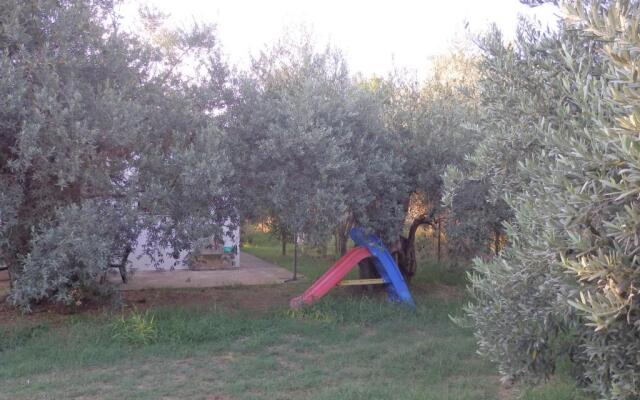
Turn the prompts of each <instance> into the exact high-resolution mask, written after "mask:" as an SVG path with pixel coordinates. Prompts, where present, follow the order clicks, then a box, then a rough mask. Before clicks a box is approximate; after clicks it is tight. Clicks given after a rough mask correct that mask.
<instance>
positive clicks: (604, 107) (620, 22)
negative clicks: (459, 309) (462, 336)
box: [467, 1, 640, 399]
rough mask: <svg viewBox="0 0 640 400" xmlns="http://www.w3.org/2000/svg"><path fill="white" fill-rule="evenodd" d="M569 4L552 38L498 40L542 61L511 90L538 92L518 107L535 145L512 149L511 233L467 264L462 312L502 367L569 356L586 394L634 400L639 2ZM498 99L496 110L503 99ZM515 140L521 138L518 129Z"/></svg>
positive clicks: (638, 390) (519, 371) (534, 372)
mask: <svg viewBox="0 0 640 400" xmlns="http://www.w3.org/2000/svg"><path fill="white" fill-rule="evenodd" d="M565 9H566V15H567V16H568V20H567V21H565V22H564V23H563V25H562V26H561V27H560V30H559V32H558V33H557V34H544V35H539V36H536V35H533V36H531V35H528V36H527V37H526V38H525V40H524V41H522V42H521V43H527V44H526V45H524V46H523V48H524V49H527V51H525V52H522V53H520V54H517V53H514V52H513V50H512V49H508V48H506V49H505V50H506V51H505V52H504V53H503V55H502V56H500V57H501V59H500V60H496V61H497V62H503V63H504V62H507V61H508V60H509V57H521V58H524V59H533V58H536V57H540V58H539V59H538V62H537V63H535V64H534V65H533V66H532V67H534V68H532V69H533V70H534V71H537V72H532V71H531V70H529V71H523V73H522V74H520V78H518V79H519V80H521V82H523V83H525V82H530V81H529V79H530V77H531V76H536V75H537V74H541V76H543V77H544V79H541V80H540V83H541V84H543V85H544V86H543V87H542V88H540V89H538V90H534V91H533V92H529V93H531V94H533V96H531V94H530V95H529V96H527V95H526V93H528V92H527V91H525V90H518V91H521V94H522V95H521V96H519V97H518V98H520V99H524V98H527V97H529V98H531V99H533V100H534V101H533V102H532V104H530V106H528V107H531V110H533V112H531V114H530V115H531V117H532V118H531V121H532V124H531V129H532V130H531V133H532V134H533V137H534V138H535V140H536V142H535V144H536V148H535V149H533V151H531V152H528V153H524V152H514V153H513V156H514V158H515V159H518V158H519V159H520V160H521V162H519V163H515V164H514V165H513V167H514V172H515V173H514V174H512V175H511V178H510V179H513V180H514V183H515V185H514V186H513V187H514V189H513V190H509V191H507V194H509V196H508V197H507V198H506V202H507V204H509V206H510V207H511V210H512V212H513V218H512V220H511V221H510V223H509V224H507V225H506V232H507V237H508V238H509V242H508V245H507V247H506V248H505V249H504V251H503V252H502V253H501V254H500V255H499V257H497V258H496V259H494V260H491V261H486V262H483V261H477V262H476V266H475V271H476V272H475V273H474V274H473V275H472V280H471V290H472V294H473V296H474V299H475V302H474V303H473V304H472V305H470V306H469V307H468V308H467V311H468V312H469V315H470V317H471V322H472V325H473V326H474V328H475V329H476V336H477V338H478V342H479V344H480V349H481V351H482V352H483V353H484V354H485V355H487V356H488V357H490V358H492V359H494V360H495V361H497V362H498V363H499V364H500V368H501V371H502V372H503V373H504V374H505V375H506V376H510V377H514V378H518V377H522V378H524V377H532V376H541V375H545V374H549V373H552V372H553V370H554V366H555V364H556V362H557V360H558V359H559V358H560V356H561V355H562V354H563V353H567V352H568V353H569V354H570V355H571V361H572V363H573V365H574V367H575V368H574V371H575V372H576V374H577V377H578V379H579V380H580V382H581V383H582V384H584V385H585V386H586V387H587V388H588V389H589V390H590V391H593V392H594V393H596V394H597V395H599V396H600V397H602V398H607V399H634V398H637V397H638V395H639V394H640V385H639V384H638V382H640V379H639V376H640V370H639V369H638V363H637V354H638V351H639V350H638V330H637V326H638V322H637V308H638V300H637V290H636V288H637V286H638V282H637V273H636V270H637V265H636V252H637V243H638V240H637V232H636V229H635V228H634V227H635V226H636V223H635V220H636V219H637V218H636V210H635V209H636V206H637V192H638V189H637V187H636V186H637V169H638V157H637V154H636V153H637V151H636V150H637V146H636V143H635V142H636V136H637V127H636V125H637V124H636V116H635V114H636V113H637V109H638V104H637V95H636V93H635V91H636V89H637V88H636V86H637V85H636V75H637V74H636V72H635V66H634V61H633V60H634V58H633V57H634V56H633V55H634V54H636V53H637V51H638V50H637V48H638V43H637V42H638V39H637V33H636V32H637V21H638V14H639V12H640V10H639V9H638V4H637V3H636V2H604V1H603V2H600V1H594V2H588V3H587V4H583V3H581V2H576V3H573V4H568V5H566V7H565ZM536 68H537V69H536ZM534 86H535V85H532V86H529V87H531V88H533V87H534ZM505 92H506V93H508V90H507V91H505ZM498 94H499V93H498ZM547 96H550V97H547ZM507 98H508V97H506V96H505V98H504V99H507ZM545 99H549V100H548V101H545ZM521 101H523V102H524V101H526V100H521ZM503 104H504V106H505V107H504V109H505V112H504V113H503V115H504V116H505V118H506V117H507V115H508V114H507V112H506V109H507V107H506V106H507V105H508V104H510V103H508V102H504V103H503ZM511 104H513V103H511ZM522 119H523V120H525V118H524V117H522ZM523 129H524V128H523V127H520V128H519V129H518V130H519V131H522V130H523ZM514 133H515V132H514ZM514 142H516V143H518V142H520V145H519V146H518V147H521V148H522V145H526V144H527V143H529V141H528V140H525V141H521V139H518V138H517V136H515V137H514ZM482 164H483V165H485V166H487V167H490V166H491V165H493V164H494V163H493V162H489V160H488V159H485V161H483V162H482Z"/></svg>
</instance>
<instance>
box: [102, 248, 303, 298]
mask: <svg viewBox="0 0 640 400" xmlns="http://www.w3.org/2000/svg"><path fill="white" fill-rule="evenodd" d="M113 272H114V274H112V275H111V276H110V279H111V280H112V281H113V282H118V281H119V280H120V275H119V274H118V273H117V272H115V271H113ZM289 278H291V272H289V271H288V270H286V269H284V268H282V267H280V266H278V265H275V264H272V263H269V262H267V261H264V260H261V259H259V258H257V257H255V256H253V255H251V254H247V253H242V254H241V255H240V267H239V268H235V269H224V270H212V271H190V270H175V271H137V272H135V273H134V274H133V275H132V276H131V279H130V280H129V282H128V283H127V284H125V285H122V290H125V291H130V290H141V289H183V288H209V287H224V286H243V285H272V284H278V283H283V282H284V281H285V280H287V279H289Z"/></svg>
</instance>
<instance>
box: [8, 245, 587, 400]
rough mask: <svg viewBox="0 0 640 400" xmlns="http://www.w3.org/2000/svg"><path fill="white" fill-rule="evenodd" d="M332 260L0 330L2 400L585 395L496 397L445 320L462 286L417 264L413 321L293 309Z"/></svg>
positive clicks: (265, 249)
mask: <svg viewBox="0 0 640 400" xmlns="http://www.w3.org/2000/svg"><path fill="white" fill-rule="evenodd" d="M255 239H256V240H254V241H253V242H252V244H251V245H249V246H247V248H246V249H245V250H246V251H248V252H250V253H252V254H255V255H258V256H261V257H264V258H265V259H268V260H271V261H275V262H278V263H280V264H281V265H283V266H286V267H288V266H289V265H290V263H289V262H290V258H289V256H287V257H282V256H280V255H279V247H278V246H277V243H275V242H272V241H271V240H270V239H269V238H267V237H256V238H255ZM330 263H331V260H330V259H326V258H321V257H319V256H312V255H308V254H307V255H303V256H302V257H301V268H300V269H301V272H302V274H304V275H305V277H307V279H305V280H302V281H300V282H296V283H291V284H285V285H279V286H273V287H258V288H256V287H236V288H225V289H206V290H193V291H184V292H176V291H173V292H171V296H172V297H171V302H169V305H167V302H164V303H162V302H161V301H157V302H156V301H155V300H151V301H149V300H146V301H145V302H144V303H133V304H136V305H137V308H138V310H137V311H131V310H132V309H133V306H132V303H128V304H129V307H127V310H128V311H127V312H126V313H124V314H123V313H122V312H119V311H109V310H106V311H102V310H99V311H95V310H94V311H92V312H86V313H82V314H77V315H72V316H65V317H61V316H56V317H55V318H50V317H47V316H36V317H29V318H19V319H18V321H16V322H11V323H5V324H4V326H3V327H2V328H1V329H2V330H3V331H4V332H3V334H2V336H0V399H67V398H78V399H123V398H126V399H158V398H162V399H183V398H184V399H217V400H227V399H434V400H435V399H447V400H449V399H478V400H487V399H518V398H521V399H527V400H533V399H579V398H581V397H579V396H578V392H577V391H576V390H575V389H574V388H573V386H572V385H571V384H570V383H568V382H567V381H566V380H565V379H561V378H557V379H555V380H554V383H553V384H548V385H546V386H543V387H541V388H537V389H535V390H525V389H520V390H515V389H510V390H508V389H504V388H501V387H500V385H499V383H498V376H497V373H496V369H495V367H494V366H492V365H491V364H489V363H488V362H486V361H485V360H482V359H480V358H479V357H477V356H476V354H475V343H474V339H473V336H472V333H471V332H470V331H469V330H466V329H462V328H460V327H457V326H456V325H454V324H452V323H451V322H450V320H449V315H451V314H458V313H459V312H460V307H461V305H462V304H463V302H464V298H463V293H464V291H463V290H462V288H461V285H460V282H462V279H461V278H460V277H459V273H456V272H455V271H449V270H447V269H446V268H445V267H441V266H440V267H436V266H431V267H432V268H424V266H423V268H421V269H420V273H419V275H418V277H417V279H416V281H415V282H414V284H413V286H412V290H413V292H414V296H415V298H416V303H417V304H418V309H417V311H415V312H413V311H410V310H407V309H405V308H403V307H400V306H397V305H393V304H388V303H387V302H386V301H384V297H383V296H381V295H378V294H374V295H371V296H363V295H362V294H360V293H358V292H356V291H354V290H350V289H346V288H340V289H336V290H334V291H333V292H332V293H331V295H330V296H328V297H327V298H326V299H325V300H324V301H322V302H321V303H320V304H318V305H317V306H314V307H311V308H308V309H305V310H304V311H290V310H289V309H288V307H287V301H288V299H289V298H290V297H291V296H293V295H295V294H299V293H300V292H302V291H303V290H304V289H305V288H306V287H307V286H308V285H309V283H310V279H314V278H315V277H317V276H318V275H319V274H320V273H321V272H322V271H324V270H325V269H326V268H327V266H328V265H330ZM434 271H435V272H434ZM176 293H177V294H176ZM168 294H169V293H168V292H163V291H149V292H147V293H146V294H145V296H146V297H147V298H148V299H162V298H166V296H168ZM178 295H183V296H184V298H190V299H193V298H194V297H197V296H200V299H201V301H200V302H199V303H197V304H194V303H181V302H180V301H179V298H180V297H179V296H178ZM177 296H178V297H177ZM247 298H249V299H253V300H254V302H253V303H255V307H252V306H247V301H246V299H247ZM239 299H243V301H239ZM138 300H139V297H138ZM157 304H163V305H157ZM0 317H1V315H0Z"/></svg>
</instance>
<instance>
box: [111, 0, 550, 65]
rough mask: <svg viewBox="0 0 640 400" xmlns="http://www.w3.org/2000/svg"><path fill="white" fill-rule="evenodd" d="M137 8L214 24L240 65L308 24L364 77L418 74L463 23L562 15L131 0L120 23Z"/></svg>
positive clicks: (272, 1)
mask: <svg viewBox="0 0 640 400" xmlns="http://www.w3.org/2000/svg"><path fill="white" fill-rule="evenodd" d="M140 4H147V5H151V6H154V7H155V8H157V9H159V10H162V11H164V12H168V13H170V14H171V15H172V18H171V23H172V24H176V25H178V26H187V25H188V24H190V23H192V22H193V21H194V20H196V21H203V22H213V23H216V24H217V27H218V35H219V38H220V41H221V43H222V49H223V52H224V54H225V55H226V57H227V60H228V61H229V62H230V63H231V64H234V65H237V66H238V67H240V68H244V67H246V66H247V65H248V61H249V59H250V54H256V53H257V52H258V51H260V50H261V49H263V48H264V47H265V45H267V44H269V43H273V42H275V41H276V40H277V39H278V38H280V37H281V36H282V35H283V33H284V32H285V30H286V29H287V28H291V27H295V26H300V25H305V26H308V27H310V28H311V29H312V31H313V32H314V34H315V36H316V37H317V38H318V41H319V42H320V43H326V42H327V41H329V42H330V43H331V44H332V45H333V46H335V47H337V48H340V49H341V50H342V51H343V52H344V54H345V56H346V58H347V61H348V63H349V67H350V70H351V71H353V72H362V73H364V74H367V75H369V74H373V73H375V74H379V75H384V74H386V73H387V72H389V71H391V70H392V69H393V68H394V67H396V68H407V69H409V70H413V71H417V72H418V74H421V72H422V71H424V70H426V68H427V67H428V65H429V58H430V57H432V56H435V55H438V54H442V53H443V52H446V50H447V48H448V47H450V46H451V45H452V44H453V43H455V42H456V41H460V40H461V39H464V38H465V29H464V26H465V23H468V29H469V30H470V31H472V32H480V31H483V30H485V29H486V28H487V26H488V25H489V23H491V22H495V23H496V24H497V25H498V26H499V27H500V28H501V29H502V31H503V32H504V33H505V36H506V37H507V38H510V37H513V34H514V32H515V27H516V23H517V18H518V15H519V14H522V15H527V16H533V17H535V18H537V19H538V20H540V21H541V22H542V23H543V24H544V25H546V24H551V25H555V21H556V19H557V14H558V13H559V12H558V10H557V8H555V7H554V6H552V5H545V6H544V7H536V8H534V9H531V8H529V7H526V6H523V5H522V4H520V3H519V2H518V1H517V0H422V1H420V0H391V1H389V0H384V1H383V0H369V1H367V0H341V1H338V0H323V1H321V0H316V1H308V0H297V1H296V0H264V1H259V0H253V1H250V0H210V1H205V0H129V1H128V2H127V3H125V5H123V6H122V8H121V15H122V16H123V17H124V18H125V23H131V21H134V18H135V17H134V15H135V14H136V13H137V9H138V7H139V5H140Z"/></svg>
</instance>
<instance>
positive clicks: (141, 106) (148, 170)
mask: <svg viewBox="0 0 640 400" xmlns="http://www.w3.org/2000/svg"><path fill="white" fill-rule="evenodd" d="M112 7H113V5H112V2H111V1H99V0H96V1H51V0H39V1H31V2H22V1H12V0H8V1H3V2H1V3H0V26H2V29H1V30H0V93H1V95H0V98H2V100H0V102H2V104H1V109H0V192H1V193H2V194H0V210H1V211H0V246H1V247H0V248H1V251H0V254H1V256H2V258H3V261H4V263H5V264H6V265H7V266H8V267H9V271H10V275H11V285H12V292H11V295H10V301H11V302H13V303H14V304H16V305H19V306H21V307H23V308H25V309H29V307H30V305H31V304H32V303H33V302H37V301H56V302H63V303H67V304H68V303H71V302H74V301H79V300H80V299H81V297H82V296H83V295H84V294H86V293H87V292H88V291H91V290H95V289H101V288H102V289H103V288H104V287H105V286H104V285H101V284H100V282H101V279H100V277H102V276H103V275H104V273H105V271H106V270H107V269H108V268H109V267H111V266H120V267H122V266H123V265H124V264H125V263H126V260H127V257H128V255H129V252H130V249H131V247H132V246H133V245H134V244H135V240H136V238H137V236H138V234H139V233H140V231H141V230H143V229H146V230H148V231H149V232H150V235H149V236H150V240H149V242H148V243H147V245H148V246H149V249H148V250H149V252H152V251H153V249H154V248H158V247H161V246H166V245H169V244H170V245H172V247H173V248H174V249H176V250H178V251H179V250H183V249H190V248H191V247H192V246H193V243H194V242H196V239H197V238H202V237H205V236H207V235H210V234H213V233H215V232H219V227H220V225H219V223H220V222H221V221H223V220H225V219H226V218H228V217H229V216H232V215H233V213H232V212H231V209H232V208H233V207H232V204H229V203H230V201H231V200H232V196H231V194H230V193H228V191H227V190H226V189H225V187H226V185H224V184H223V183H224V179H225V178H226V176H228V175H229V174H228V173H227V171H228V163H227V161H226V156H225V152H223V151H219V148H220V141H221V131H220V128H219V127H218V123H217V122H216V120H215V119H214V118H213V117H212V115H213V114H214V112H215V110H216V109H218V108H220V107H224V102H225V101H226V100H225V99H226V98H227V94H226V93H227V90H226V88H225V81H226V76H227V69H226V67H225V65H224V64H223V63H222V62H221V59H220V56H219V53H218V48H217V44H216V40H215V36H214V35H213V33H212V32H213V31H212V30H211V29H210V28H208V27H196V28H195V29H194V30H193V31H191V32H182V31H174V32H169V31H167V30H165V31H163V32H162V34H164V35H165V39H170V40H162V41H156V42H153V41H150V40H148V39H147V37H146V36H137V35H134V34H130V33H126V32H124V31H123V30H121V29H120V27H119V22H118V20H117V18H116V17H115V13H114V12H113V8H112ZM152 18H154V16H153V15H151V14H147V16H146V21H151V19H152ZM156 22H157V21H156ZM148 26H149V27H150V28H153V27H155V28H154V29H157V28H158V24H157V23H150V24H149V25H148ZM156 33H160V32H158V31H157V32H156ZM188 49H197V51H195V50H188ZM186 51H189V52H190V53H189V54H194V55H195V56H197V57H196V59H197V60H198V61H199V63H200V64H199V65H200V66H201V71H203V73H202V74H200V75H199V76H198V77H197V78H188V77H187V76H185V75H183V74H182V73H181V72H180V71H181V68H180V66H179V62H180V60H179V59H178V58H177V57H174V58H171V57H168V54H170V53H175V52H178V53H181V54H182V53H184V52H186ZM185 54H186V53H185ZM212 165H213V166H215V167H212Z"/></svg>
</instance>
